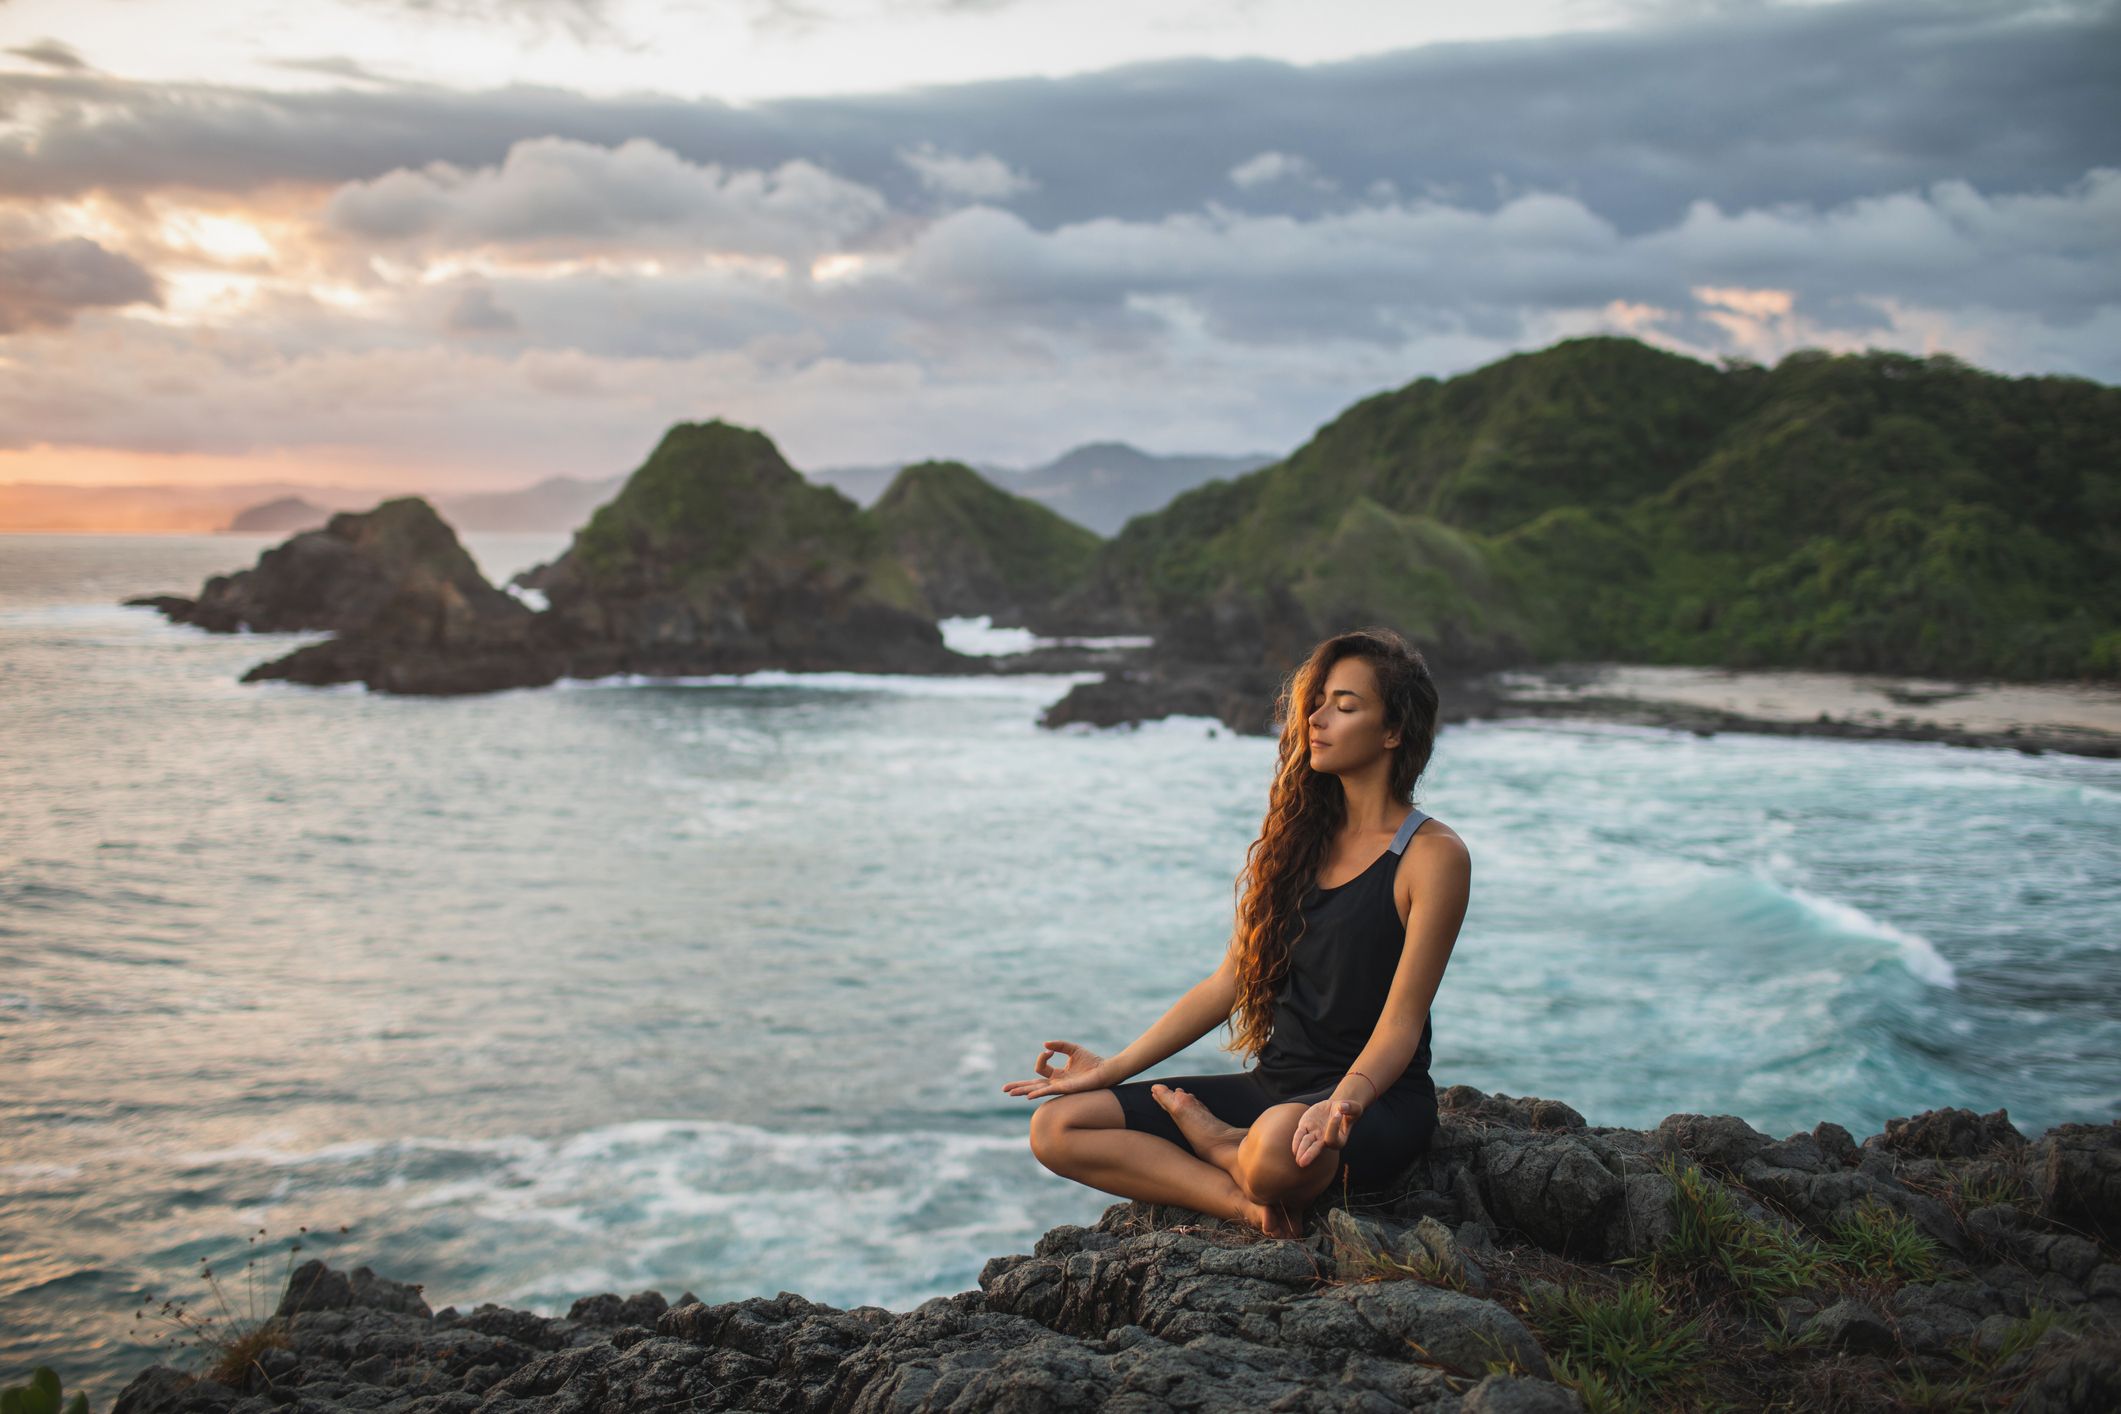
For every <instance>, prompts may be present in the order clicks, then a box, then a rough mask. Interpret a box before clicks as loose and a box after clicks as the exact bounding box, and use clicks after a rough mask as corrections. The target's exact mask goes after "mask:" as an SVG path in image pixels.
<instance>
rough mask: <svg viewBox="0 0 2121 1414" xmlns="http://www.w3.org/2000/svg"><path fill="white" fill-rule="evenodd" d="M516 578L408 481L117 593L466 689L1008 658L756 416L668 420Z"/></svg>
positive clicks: (327, 656) (332, 663)
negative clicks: (493, 580)
mask: <svg viewBox="0 0 2121 1414" xmlns="http://www.w3.org/2000/svg"><path fill="white" fill-rule="evenodd" d="M518 583H520V584H523V585H525V586H526V587H530V588H536V589H538V590H540V591H542V592H543V593H544V595H545V597H546V600H547V603H546V606H545V607H544V608H542V609H538V610H533V609H532V608H531V607H530V606H529V605H527V604H525V603H523V602H522V601H521V600H520V599H518V598H516V597H515V596H513V595H511V594H508V593H505V592H503V591H501V590H499V589H496V588H494V587H493V586H492V585H491V584H489V583H487V581H486V579H485V577H484V576H483V575H481V574H480V573H479V570H478V567H477V565H475V564H474V563H473V562H472V559H471V557H470V555H468V554H467V553H465V551H464V548H463V546H462V545H460V544H459V543H458V542H457V538H456V535H455V533H454V532H453V531H452V530H451V529H450V528H449V526H448V525H446V524H445V523H444V522H443V521H442V520H441V518H440V517H438V516H437V515H436V514H435V513H434V510H433V508H432V507H430V506H429V505H428V504H427V503H426V502H425V501H423V500H420V499H419V498H418V497H404V498H401V499H398V500H394V501H387V502H385V503H384V504H382V505H380V506H378V507H377V508H376V509H375V510H373V511H369V512H366V513H359V514H357V513H353V512H342V513H340V514H339V515H336V516H334V517H332V520H331V522H330V524H329V525H327V526H326V527H325V528H324V529H323V530H320V531H311V532H305V533H304V534H301V535H298V536H296V537H294V538H293V539H292V540H289V541H288V542H287V543H286V544H284V545H280V546H277V547H275V548H273V549H271V550H268V551H266V552H265V553H264V555H262V556H261V557H260V558H259V561H258V565H257V567H256V568H255V569H252V570H245V571H242V572H240V573H238V574H235V575H216V576H215V577H214V578H212V579H210V580H208V581H207V584H206V587H205V589H204V590H203V591H202V592H201V593H200V595H199V597H198V598H197V599H187V598H183V597H181V596H176V595H154V596H145V597H141V598H135V599H128V600H126V601H125V602H126V603H128V604H139V605H146V606H149V607H153V608H157V609H160V610H161V611H162V612H163V613H165V614H167V615H168V616H169V617H170V618H171V619H172V620H174V621H176V622H178V623H190V624H196V625H198V626H199V627H201V628H206V629H210V630H213V631H216V632H224V633H229V632H238V631H244V630H248V631H253V632H261V633H265V632H290V631H300V630H315V629H322V630H331V631H333V632H335V633H336V634H337V636H336V637H335V638H332V639H329V640H327V641H325V642H323V643H317V644H312V645H310V646H308V647H305V648H302V649H300V650H298V651H296V652H294V653H292V654H289V655H288V656H286V657H285V658H281V659H279V660H277V661H274V662H270V663H265V664H261V665H260V666H258V667H256V668H253V669H252V670H251V671H250V672H249V673H247V674H245V676H244V681H246V682H249V681H257V680H261V679H269V678H277V679H285V680H288V681H293V682H300V683H305V684H311V685H324V684H329V683H339V682H364V683H367V684H368V685H369V686H370V687H372V688H375V689H376V690H378V691H387V692H409V693H462V692H485V691H492V690H495V689H499V688H507V687H529V686H537V685H541V684H544V683H549V682H552V681H554V680H555V679H557V678H560V677H563V676H567V677H580V678H596V677H604V676H608V675H610V674H613V673H627V672H635V673H645V674H653V675H676V674H686V673H724V672H749V671H752V670H755V669H758V668H768V667H771V668H788V669H796V670H803V669H848V670H855V671H873V672H931V673H951V672H958V673H963V672H982V673H984V672H994V671H998V670H1004V669H1006V668H1008V667H1010V666H1012V665H1009V664H1001V663H997V662H995V661H994V660H991V659H977V658H969V657H967V656H965V655H963V654H958V653H953V652H951V651H950V650H948V649H946V648H945V647H944V646H943V642H942V634H941V632H940V631H939V630H938V629H937V628H936V626H935V623H934V621H933V619H932V618H931V617H929V616H928V615H927V614H926V613H925V606H924V605H923V604H922V602H921V596H920V592H919V590H918V589H917V587H916V586H915V585H914V584H913V582H912V581H911V579H910V578H909V577H908V576H907V574H906V572H905V570H904V568H903V567H902V566H901V565H900V564H899V563H898V562H897V561H896V559H895V558H894V557H893V556H892V554H891V552H890V549H889V547H888V546H887V545H886V544H885V542H884V539H883V536H882V533H881V531H880V530H879V529H878V527H877V526H876V524H875V523H874V522H872V521H871V520H870V519H869V518H868V517H867V516H865V515H864V514H863V513H862V512H861V511H860V510H859V509H858V508H857V507H855V506H854V505H853V503H852V502H850V501H848V500H847V498H846V497H844V496H842V495H840V494H839V493H838V492H837V491H834V490H832V489H831V488H829V487H820V486H813V485H811V484H810V483H808V482H806V481H804V480H803V478H802V477H801V476H800V475H798V474H797V473H796V472H795V471H794V470H793V469H792V468H791V467H789V466H788V464H787V463H786V462H785V461H783V460H782V459H781V456H780V453H779V451H778V450H776V449H775V447H774V445H773V443H772V442H771V441H769V440H768V439H767V438H766V437H765V436H764V435H762V434H760V433H758V432H754V431H752V430H750V429H748V428H741V427H734V426H731V425H730V424H728V423H724V422H720V421H715V422H709V423H679V424H677V425H676V426H674V427H672V428H671V429H670V430H669V432H668V433H666V434H665V436H664V437H663V440H662V442H661V443H660V444H659V445H658V446H657V448H656V449H655V452H654V453H653V454H652V455H651V456H650V457H649V458H648V460H647V461H646V462H645V463H644V464H643V465H642V466H641V467H640V469H639V470H638V471H636V472H635V473H634V474H633V475H632V477H630V478H629V479H628V480H627V482H626V485H625V487H624V488H623V489H622V490H621V491H620V492H619V494H618V495H617V496H616V497H614V498H613V499H612V500H611V501H610V502H609V503H607V504H606V505H604V506H602V507H600V508H599V509H598V510H597V512H596V514H595V515H594V516H592V517H591V518H590V521H589V523H588V524H587V525H586V526H584V527H583V528H582V530H581V531H579V532H578V533H577V534H576V536H575V539H574V543H573V545H572V546H571V547H570V548H569V549H568V551H567V553H566V554H564V555H562V556H561V557H560V558H559V559H558V560H556V561H554V562H553V563H552V564H549V565H545V566H541V567H539V568H538V569H537V570H535V571H532V572H530V573H527V574H525V575H522V576H518ZM1101 661H1103V662H1109V661H1110V657H1109V655H1107V656H1106V657H1105V658H1104V659H1102V660H1101ZM1032 666H1033V665H1032V664H1030V663H1028V662H1026V663H1025V664H1023V668H1024V669H1028V668H1030V667H1032ZM1037 666H1039V667H1041V668H1043V669H1044V670H1049V671H1050V670H1051V669H1052V664H1051V663H1049V662H1042V663H1041V664H1039V665H1037ZM1063 666H1065V665H1063Z"/></svg>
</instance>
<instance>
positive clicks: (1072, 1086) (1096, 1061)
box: [1002, 1041, 1112, 1100]
mask: <svg viewBox="0 0 2121 1414" xmlns="http://www.w3.org/2000/svg"><path fill="white" fill-rule="evenodd" d="M1056 1055H1061V1056H1066V1057H1067V1058H1068V1067H1067V1069H1065V1070H1061V1071H1056V1070H1054V1069H1053V1068H1052V1066H1051V1065H1049V1064H1048V1062H1049V1061H1050V1060H1051V1059H1052V1058H1053V1057H1054V1056H1056ZM1108 1064H1109V1062H1107V1061H1106V1059H1105V1058H1104V1057H1103V1056H1101V1055H1099V1054H1098V1053H1097V1052H1095V1051H1093V1050H1090V1049H1089V1048H1087V1047H1084V1046H1078V1045H1076V1044H1075V1043H1074V1042H1073V1041H1048V1042H1046V1049H1044V1050H1043V1051H1040V1052H1039V1053H1038V1059H1037V1060H1036V1061H1034V1062H1033V1063H1032V1066H1031V1068H1032V1069H1033V1070H1035V1071H1037V1072H1038V1073H1039V1074H1040V1075H1042V1076H1044V1077H1045V1079H1043V1080H1012V1081H1010V1082H1009V1083H1008V1084H1007V1085H1004V1086H1003V1087H1002V1089H1003V1091H1004V1092H1005V1093H1007V1094H1011V1095H1021V1096H1023V1097H1024V1098H1025V1099H1027V1100H1037V1099H1041V1098H1043V1097H1044V1096H1047V1095H1073V1094H1077V1093H1079V1092H1081V1091H1084V1090H1102V1089H1104V1088H1105V1087H1106V1086H1108V1085H1110V1084H1112V1080H1111V1079H1109V1078H1107V1077H1106V1075H1105V1068H1106V1066H1107V1065H1108Z"/></svg>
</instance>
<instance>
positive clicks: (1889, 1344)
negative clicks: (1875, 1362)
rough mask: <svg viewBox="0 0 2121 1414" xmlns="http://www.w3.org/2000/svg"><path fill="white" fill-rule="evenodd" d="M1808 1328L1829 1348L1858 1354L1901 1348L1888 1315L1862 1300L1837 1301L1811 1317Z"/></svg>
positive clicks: (1875, 1353) (1888, 1353)
mask: <svg viewBox="0 0 2121 1414" xmlns="http://www.w3.org/2000/svg"><path fill="white" fill-rule="evenodd" d="M1804 1329H1805V1332H1806V1333H1807V1334H1814V1333H1816V1334H1817V1336H1818V1337H1819V1339H1820V1340H1821V1342H1822V1343H1823V1344H1825V1345H1827V1346H1828V1347H1829V1348H1831V1349H1834V1350H1846V1351H1848V1352H1850V1353H1851V1354H1855V1355H1891V1354H1893V1353H1895V1352H1896V1351H1897V1350H1899V1348H1900V1342H1899V1341H1897V1340H1896V1339H1894V1338H1893V1328H1892V1327H1891V1326H1889V1325H1887V1324H1886V1323H1885V1318H1884V1317H1883V1316H1880V1315H1879V1314H1878V1313H1877V1312H1876V1311H1874V1310H1872V1309H1871V1308H1870V1307H1869V1306H1866V1305H1865V1304H1864V1303H1863V1302H1861V1301H1837V1302H1835V1303H1834V1304H1833V1305H1831V1306H1829V1307H1827V1308H1826V1309H1825V1310H1824V1311H1821V1312H1820V1313H1819V1314H1818V1315H1816V1316H1814V1317H1812V1319H1811V1320H1809V1321H1807V1322H1806V1323H1805V1327H1804Z"/></svg>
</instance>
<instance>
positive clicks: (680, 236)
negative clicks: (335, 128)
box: [324, 138, 888, 255]
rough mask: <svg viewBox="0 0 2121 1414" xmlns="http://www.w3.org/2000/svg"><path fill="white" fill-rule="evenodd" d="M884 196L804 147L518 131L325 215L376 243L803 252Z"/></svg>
mask: <svg viewBox="0 0 2121 1414" xmlns="http://www.w3.org/2000/svg"><path fill="white" fill-rule="evenodd" d="M887 212H888V208H887V206H886V204H885V202H884V199H883V198H882V197H881V196H879V195H878V194H877V193H876V192H874V191H872V190H870V189H869V188H867V187H864V186H862V185H860V184H858V183H855V182H849V181H844V180H842V179H841V178H839V177H836V176H834V175H833V174H832V173H830V172H828V171H826V170H824V169H823V168H821V167H819V166H818V165H817V164H815V163H813V162H810V161H807V160H805V159H802V158H793V159H790V160H789V161H787V162H783V163H781V164H780V165H779V166H778V167H776V168H775V169H774V170H772V171H771V172H764V171H759V170H755V169H750V170H741V169H740V170H731V169H726V168H724V167H722V166H721V165H720V164H719V163H707V164H704V165H702V164H698V163H693V162H688V161H686V160H685V159H684V158H682V157H679V156H678V155H677V154H676V153H674V152H672V151H670V150H669V149H668V148H666V147H662V146H660V145H659V144H657V143H655V142H652V141H650V140H649V139H647V138H633V139H630V140H628V141H626V142H623V143H621V144H619V145H618V146H617V147H611V148H606V147H599V146H597V145H595V144H593V143H586V142H577V141H575V140H573V139H570V138H532V139H527V140H525V141H523V142H519V143H517V144H516V145H515V146H513V147H512V148H510V149H509V151H508V154H507V156H506V157H504V158H503V159H502V160H501V161H500V162H499V163H498V164H496V165H494V166H491V167H483V168H478V169H475V170H470V171H466V170H463V169H461V168H458V167H455V166H453V165H451V164H449V163H446V162H433V163H429V164H428V165H426V166H425V167H422V168H419V169H417V170H413V169H401V170H398V171H394V172H389V173H386V174H384V175H383V176H380V177H377V178H375V179H373V180H370V181H364V182H355V183H351V184H349V185H348V186H346V187H343V188H341V189H340V190H339V191H337V192H336V193H334V194H333V195H332V197H331V199H330V201H329V202H328V203H327V204H326V206H325V209H324V219H325V222H326V223H327V224H328V225H329V226H330V227H332V228H333V229H334V230H336V231H337V232H339V233H341V234H342V235H345V236H349V237H358V238H361V239H363V240H365V241H367V242H370V243H372V244H373V245H376V246H394V245H416V246H423V247H428V248H457V249H462V248H467V247H482V246H513V247H521V248H524V249H526V250H530V251H538V252H545V253H553V252H561V251H576V250H584V249H594V248H604V249H609V248H611V247H626V248H635V249H638V248H644V247H658V246H659V247H688V246H695V245H704V246H706V247H707V248H709V249H711V250H714V251H717V252H724V253H727V252H750V253H765V254H772V255H800V254H801V253H803V252H805V251H809V250H813V249H820V250H822V249H832V248H834V247H836V246H837V245H839V244H840V243H841V242H844V241H847V240H850V239H852V238H854V237H856V236H859V235H861V234H862V233H863V232H865V231H867V230H869V229H870V228H872V227H874V226H876V225H877V224H878V223H879V222H880V221H882V220H883V218H884V217H885V215H886V214H887Z"/></svg>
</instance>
